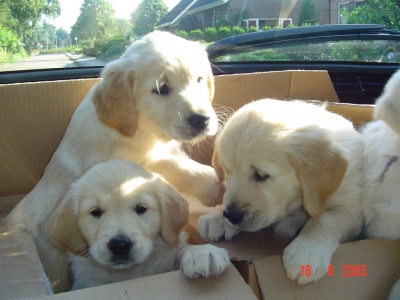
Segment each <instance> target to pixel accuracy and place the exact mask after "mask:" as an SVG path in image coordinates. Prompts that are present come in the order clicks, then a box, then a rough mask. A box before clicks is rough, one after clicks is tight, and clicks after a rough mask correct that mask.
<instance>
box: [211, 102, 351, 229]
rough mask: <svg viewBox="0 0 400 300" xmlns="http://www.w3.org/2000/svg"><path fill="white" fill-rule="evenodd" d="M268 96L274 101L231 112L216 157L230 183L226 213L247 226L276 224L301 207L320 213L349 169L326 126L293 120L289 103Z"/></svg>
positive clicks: (217, 167)
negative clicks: (323, 127) (289, 114)
mask: <svg viewBox="0 0 400 300" xmlns="http://www.w3.org/2000/svg"><path fill="white" fill-rule="evenodd" d="M264 101H272V102H262V101H261V102H260V103H258V102H254V103H253V104H249V105H247V106H245V107H243V108H242V109H241V110H239V111H238V112H237V113H235V114H234V115H233V117H232V118H231V119H230V120H229V121H228V122H227V123H226V124H225V127H224V129H223V130H222V131H221V133H220V135H219V136H218V138H217V140H216V145H215V152H214V157H213V166H214V169H215V170H216V173H217V175H218V177H219V178H220V180H225V183H226V192H225V195H224V199H223V204H224V208H225V211H224V215H225V217H226V218H227V219H228V220H229V221H230V222H231V223H232V224H234V225H236V227H237V228H238V229H240V230H245V231H256V230H259V229H261V228H264V227H267V226H269V225H270V224H273V223H277V222H279V221H280V220H282V219H283V218H285V217H286V216H288V215H290V214H293V213H294V212H295V211H297V210H298V209H300V208H301V206H302V207H303V208H304V209H305V210H306V212H307V213H308V214H309V215H310V216H311V217H313V218H318V217H319V216H320V215H321V214H322V213H323V211H324V210H325V206H326V204H327V202H328V200H329V198H330V196H331V195H332V194H333V193H334V192H335V191H336V190H337V189H338V187H339V186H340V184H341V181H342V179H343V177H344V174H345V171H346V168H347V161H346V160H345V159H344V158H343V157H342V155H341V154H340V151H339V150H338V149H336V148H335V147H334V146H333V145H332V144H331V142H330V140H329V139H328V138H327V135H326V132H325V130H324V129H322V128H321V127H319V126H318V125H311V124H308V125H305V126H302V125H300V124H294V123H293V124H290V122H291V121H290V120H293V116H286V117H285V115H287V114H288V111H290V106H288V107H286V108H285V105H286V104H284V103H275V102H274V101H273V100H264ZM281 104H283V105H284V106H283V107H282V108H280V106H281ZM274 105H277V106H278V107H274ZM274 110H275V111H276V113H274ZM294 111H296V107H294ZM297 112H298V113H299V114H301V112H300V111H298V110H297ZM296 122H297V121H296Z"/></svg>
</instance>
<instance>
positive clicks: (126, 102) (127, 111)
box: [92, 58, 138, 137]
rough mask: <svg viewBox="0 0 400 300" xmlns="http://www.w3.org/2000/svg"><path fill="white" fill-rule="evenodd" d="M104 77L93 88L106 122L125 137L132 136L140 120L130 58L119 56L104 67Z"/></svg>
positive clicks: (95, 102) (101, 120)
mask: <svg viewBox="0 0 400 300" xmlns="http://www.w3.org/2000/svg"><path fill="white" fill-rule="evenodd" d="M101 77H102V78H103V79H102V80H101V81H100V82H99V83H98V84H96V86H95V87H94V92H93V95H92V101H93V103H94V105H95V107H96V113H97V116H98V118H99V120H100V122H102V123H103V124H105V125H107V126H110V127H111V128H113V129H115V130H117V131H118V132H119V133H121V134H122V135H124V136H127V137H133V136H134V135H135V133H136V130H137V128H138V121H137V116H136V110H135V105H134V97H133V81H134V72H133V70H132V64H129V63H128V62H127V59H122V58H120V59H117V60H115V61H112V62H110V63H109V64H108V65H106V66H105V67H104V70H103V71H102V74H101Z"/></svg>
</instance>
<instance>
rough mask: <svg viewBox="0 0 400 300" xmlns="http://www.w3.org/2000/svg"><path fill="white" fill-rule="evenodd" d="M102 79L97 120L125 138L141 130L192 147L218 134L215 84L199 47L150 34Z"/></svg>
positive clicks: (162, 34) (97, 96)
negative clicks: (205, 137) (213, 100)
mask: <svg viewBox="0 0 400 300" xmlns="http://www.w3.org/2000/svg"><path fill="white" fill-rule="evenodd" d="M102 78H103V79H102V81H101V82H100V83H98V84H97V85H96V86H95V87H94V91H93V94H92V101H93V103H94V104H95V106H96V112H97V115H98V118H99V120H100V121H101V122H102V123H104V124H105V125H107V126H110V127H112V128H114V129H116V130H117V131H118V132H120V133H121V134H122V135H124V136H128V137H133V136H134V135H135V132H136V130H137V129H138V128H141V129H143V130H147V131H151V132H153V133H154V134H156V135H157V136H158V137H159V138H161V139H164V140H169V139H175V140H179V141H192V140H194V139H198V138H201V137H204V136H206V135H212V134H214V133H215V132H216V130H217V126H218V121H217V117H216V114H215V112H214V110H213V108H212V106H211V102H212V99H213V97H214V78H213V74H212V71H211V66H210V63H209V61H208V58H207V53H206V51H205V50H204V48H203V47H202V46H201V45H200V44H197V43H194V42H191V41H187V40H184V39H182V38H179V37H177V36H175V35H172V34H170V33H167V32H157V31H156V32H152V33H150V34H148V35H146V36H144V37H143V38H142V39H141V40H138V41H136V42H134V43H133V44H132V45H131V46H130V47H129V48H128V49H127V50H126V51H125V53H124V54H123V55H122V56H121V58H119V59H117V60H115V61H113V62H110V63H109V64H108V65H106V66H105V68H104V70H103V72H102Z"/></svg>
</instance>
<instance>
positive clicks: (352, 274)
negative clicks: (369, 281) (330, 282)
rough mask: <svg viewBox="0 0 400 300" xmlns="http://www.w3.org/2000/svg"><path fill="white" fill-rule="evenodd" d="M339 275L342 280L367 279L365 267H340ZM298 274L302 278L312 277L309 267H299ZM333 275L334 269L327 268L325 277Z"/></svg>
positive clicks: (331, 267) (363, 265) (330, 266)
mask: <svg viewBox="0 0 400 300" xmlns="http://www.w3.org/2000/svg"><path fill="white" fill-rule="evenodd" d="M340 271H341V275H342V277H343V278H358V277H367V276H368V271H367V265H366V264H362V265H342V269H341V270H340ZM300 273H301V276H302V277H303V276H304V277H310V276H312V267H311V265H301V266H300ZM334 275H335V268H334V266H333V265H329V266H328V270H327V276H328V277H333V276H334Z"/></svg>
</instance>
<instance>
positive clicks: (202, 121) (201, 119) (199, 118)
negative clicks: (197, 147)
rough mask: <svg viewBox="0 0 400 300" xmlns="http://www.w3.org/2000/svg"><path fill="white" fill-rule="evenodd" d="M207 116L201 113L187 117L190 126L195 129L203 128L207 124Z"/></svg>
mask: <svg viewBox="0 0 400 300" xmlns="http://www.w3.org/2000/svg"><path fill="white" fill-rule="evenodd" d="M209 119H210V118H209V117H206V116H203V115H197V114H194V115H191V116H190V117H189V119H188V121H189V125H190V127H192V128H193V129H196V130H204V128H206V127H207V126H208V121H209Z"/></svg>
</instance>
